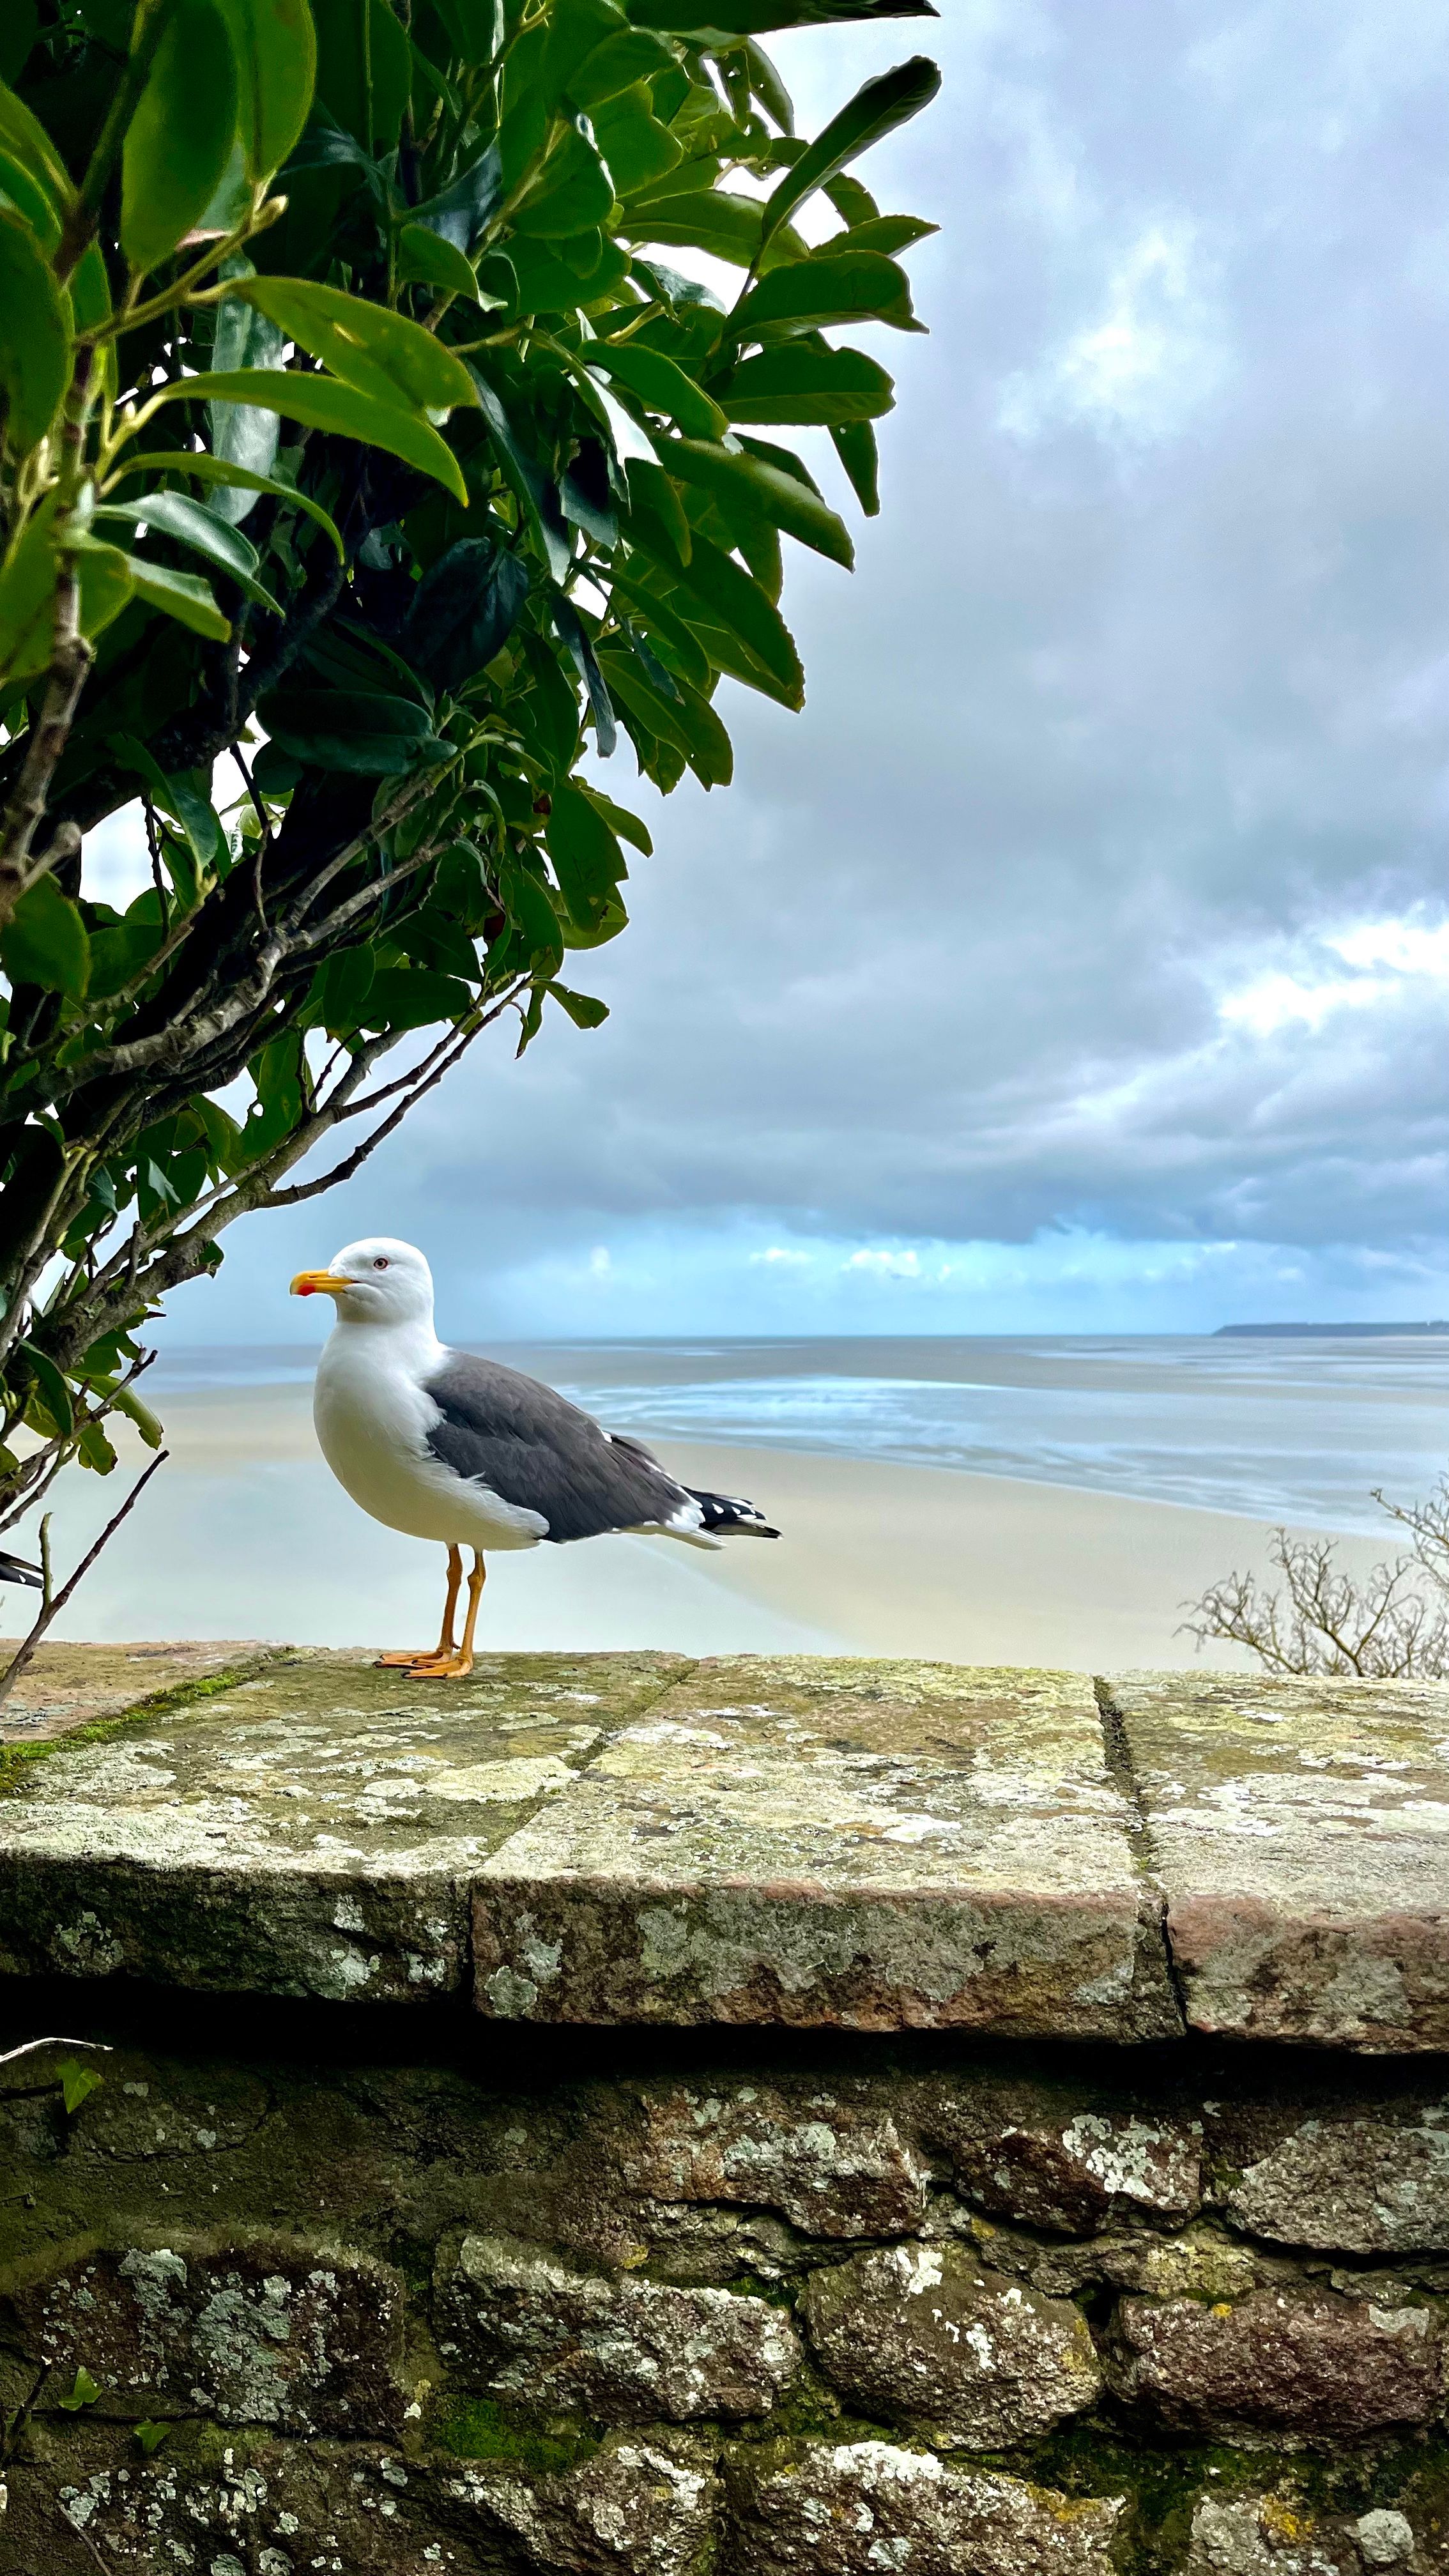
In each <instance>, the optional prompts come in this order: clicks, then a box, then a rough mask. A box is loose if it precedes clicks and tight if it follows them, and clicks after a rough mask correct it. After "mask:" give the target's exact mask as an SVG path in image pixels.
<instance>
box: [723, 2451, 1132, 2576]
mask: <svg viewBox="0 0 1449 2576" xmlns="http://www.w3.org/2000/svg"><path fill="white" fill-rule="evenodd" d="M729 2489H730V2495H731V2502H732V2506H733V2515H732V2523H731V2529H730V2537H729V2540H728V2542H727V2544H726V2550H725V2566H726V2568H727V2569H728V2571H729V2576H764V2571H765V2570H767V2569H768V2570H769V2571H770V2576H883V2571H888V2576H1110V2571H1111V2569H1112V2565H1113V2557H1112V2541H1113V2534H1114V2531H1115V2528H1116V2524H1117V2520H1118V2517H1119V2515H1120V2513H1121V2511H1122V2500H1121V2499H1120V2498H1118V2497H1107V2498H1093V2499H1091V2500H1090V2501H1086V2502H1078V2501H1076V2500H1075V2499H1073V2498H1068V2497H1066V2496H1063V2495H1057V2494H1054V2493H1053V2492H1052V2491H1051V2490H1050V2489H1049V2488H1045V2487H1037V2486H1029V2485H1028V2484H1027V2483H1026V2481H1025V2480H1024V2479H1021V2478H1006V2477H991V2476H986V2475H980V2474H975V2473H969V2472H967V2471H964V2470H959V2469H953V2468H951V2467H949V2466H948V2465H947V2464H946V2463H945V2462H943V2461H941V2460H938V2459H934V2458H933V2457H932V2456H931V2454H930V2453H929V2452H921V2451H906V2450H898V2449H897V2448H896V2447H895V2446H894V2445H893V2444H892V2443H890V2442H840V2443H825V2442H820V2443H812V2444H810V2445H809V2446H808V2447H806V2446H802V2447H800V2448H796V2449H792V2450H787V2451H785V2452H784V2453H783V2454H780V2453H776V2454H773V2455H772V2454H771V2452H770V2451H769V2450H768V2449H767V2450H766V2451H765V2452H764V2454H763V2456H759V2457H757V2458H755V2459H751V2460H748V2461H742V2462H740V2463H739V2464H738V2465H737V2466H736V2467H735V2468H734V2470H733V2471H732V2473H731V2476H730V2480H729Z"/></svg>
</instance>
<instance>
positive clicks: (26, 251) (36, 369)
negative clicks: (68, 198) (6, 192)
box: [0, 206, 71, 456]
mask: <svg viewBox="0 0 1449 2576" xmlns="http://www.w3.org/2000/svg"><path fill="white" fill-rule="evenodd" d="M70 370H71V310H70V297H69V296H68V295H67V294H66V291H65V288H64V287H63V286H62V285H61V284H60V282H59V280H58V279H57V277H56V275H55V271H54V270H53V269H52V268H51V266H50V265H49V262H48V261H47V260H45V259H44V258H42V256H41V252H40V248H39V246H38V244H37V242H36V239H35V236H34V234H33V233H32V231H31V229H30V226H29V225H28V224H27V223H26V222H24V220H23V219H22V217H21V216H19V215H17V214H12V213H11V211H10V209H9V207H8V206H0V402H3V404H4V415H5V417H4V436H5V443H6V445H7V446H8V447H9V448H10V449H11V451H12V453H13V454H14V455H16V456H24V455H26V454H27V453H28V452H29V450H30V449H31V448H32V447H35V446H36V445H38V443H39V441H40V440H41V439H42V438H44V436H45V434H46V432H47V430H48V429H49V428H50V427H51V424H52V422H53V421H54V420H55V416H56V414H57V412H58V411H59V409H60V406H61V404H62V403H63V401H64V400H65V393H66V387H67V386H68V385H69V383H70Z"/></svg>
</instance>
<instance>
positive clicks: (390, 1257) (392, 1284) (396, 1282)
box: [292, 1234, 433, 1324]
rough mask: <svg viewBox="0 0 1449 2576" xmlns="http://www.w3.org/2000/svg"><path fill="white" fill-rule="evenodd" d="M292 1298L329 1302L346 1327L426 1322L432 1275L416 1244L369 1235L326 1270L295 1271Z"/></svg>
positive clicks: (429, 1313)
mask: <svg viewBox="0 0 1449 2576" xmlns="http://www.w3.org/2000/svg"><path fill="white" fill-rule="evenodd" d="M292 1294H293V1296H294V1297H333V1298H335V1299H336V1301H337V1313H338V1316H339V1319H340V1320H341V1321H342V1322H344V1323H348V1324H416V1323H422V1322H424V1321H431V1319H432V1312H433V1274H432V1272H431V1270H430V1269H429V1268H428V1265H427V1263H426V1261H424V1259H423V1256H422V1254H421V1253H420V1252H419V1251H418V1249H417V1247H416V1245H415V1244H411V1243H398V1242H396V1241H395V1240H394V1238H393V1237H392V1236H391V1235H389V1234H373V1235H369V1236H367V1238H366V1239H365V1241H363V1242H361V1243H349V1244H346V1245H344V1247H343V1249H342V1251H341V1252H338V1253H334V1255H333V1257H332V1259H331V1261H330V1262H329V1263H328V1265H327V1268H326V1269H325V1270H299V1271H298V1273H297V1276H296V1278H295V1279H294V1280H293V1282H292Z"/></svg>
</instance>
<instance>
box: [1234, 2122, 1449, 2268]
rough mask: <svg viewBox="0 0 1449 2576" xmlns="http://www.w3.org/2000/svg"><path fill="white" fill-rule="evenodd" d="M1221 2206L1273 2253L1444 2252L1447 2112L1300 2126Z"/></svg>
mask: <svg viewBox="0 0 1449 2576" xmlns="http://www.w3.org/2000/svg"><path fill="white" fill-rule="evenodd" d="M1225 2206H1226V2208H1227V2210H1228V2212H1229V2215H1230V2216H1231V2217H1232V2218H1234V2219H1235V2220H1236V2222H1237V2224H1238V2225H1239V2226H1240V2227H1244V2228H1246V2229H1247V2230H1248V2231H1249V2233H1250V2234H1252V2235H1254V2236H1264V2237H1267V2238H1269V2239H1270V2240H1271V2241H1272V2242H1274V2243H1276V2244H1279V2245H1307V2246H1314V2247H1321V2248H1323V2249H1324V2250H1325V2251H1328V2252H1336V2253H1342V2254H1415V2253H1449V2105H1444V2106H1442V2107H1441V2106H1439V2105H1432V2106H1430V2107H1429V2108H1428V2109H1427V2110H1426V2111H1425V2112H1424V2114H1423V2116H1422V2117H1421V2118H1419V2119H1417V2120H1415V2119H1412V2118H1409V2119H1402V2120H1394V2119H1392V2118H1385V2117H1382V2116H1380V2117H1375V2118H1367V2119H1312V2120H1304V2121H1303V2122H1302V2123H1301V2124H1300V2126H1299V2127H1297V2128H1295V2129H1292V2130H1290V2132H1289V2134H1288V2136H1287V2137H1286V2138H1284V2139H1283V2140H1282V2141H1281V2142H1280V2143H1279V2144H1278V2145H1277V2146H1275V2147H1273V2148H1272V2149H1271V2150H1270V2152H1269V2153H1268V2154H1267V2155H1265V2156H1261V2157H1259V2158H1258V2160H1257V2161H1256V2162H1255V2163H1254V2164H1251V2165H1249V2167H1248V2168H1247V2171H1246V2172H1245V2173H1244V2174H1243V2176H1242V2178H1241V2180H1240V2181H1238V2182H1237V2183H1236V2184H1235V2185H1234V2186H1233V2187H1232V2188H1231V2189H1230V2190H1229V2192H1228V2193H1227V2196H1226V2201H1225Z"/></svg>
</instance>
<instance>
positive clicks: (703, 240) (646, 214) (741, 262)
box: [618, 188, 803, 268]
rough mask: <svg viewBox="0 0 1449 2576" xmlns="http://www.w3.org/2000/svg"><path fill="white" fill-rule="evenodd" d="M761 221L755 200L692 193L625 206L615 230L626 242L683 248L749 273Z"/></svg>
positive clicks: (721, 192) (722, 192) (720, 192)
mask: <svg viewBox="0 0 1449 2576" xmlns="http://www.w3.org/2000/svg"><path fill="white" fill-rule="evenodd" d="M763 216H764V208H763V206H762V205H761V204H760V201H759V199H758V198H757V197H736V196H732V195H731V194H730V192H729V191H728V190H727V189H723V188H698V189H689V190H687V191H681V193H680V194H679V195H677V196H673V197H652V198H650V200H649V202H648V203H647V205H642V206H639V205H635V206H626V207H625V208H624V211H623V214H622V215H621V217H620V219H619V226H618V229H619V230H620V232H621V233H623V235H624V236H625V239H626V240H628V241H643V242H665V243H674V242H678V243H683V244H686V245H688V246H689V247H691V248H692V249H695V250H707V251H709V252H710V253H712V255H713V257H714V258H716V259H727V260H729V261H730V262H731V263H732V264H733V266H734V267H736V268H753V267H754V265H755V262H756V260H757V259H758V258H759V255H760V243H761V223H762V220H763ZM802 247H803V245H802Z"/></svg>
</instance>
